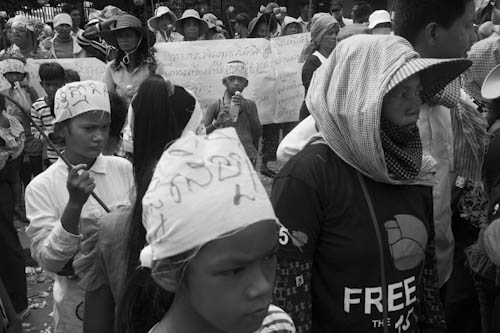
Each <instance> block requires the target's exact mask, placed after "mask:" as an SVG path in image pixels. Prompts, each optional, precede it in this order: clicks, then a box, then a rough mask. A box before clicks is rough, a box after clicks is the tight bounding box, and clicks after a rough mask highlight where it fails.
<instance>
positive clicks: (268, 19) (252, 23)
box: [248, 13, 278, 36]
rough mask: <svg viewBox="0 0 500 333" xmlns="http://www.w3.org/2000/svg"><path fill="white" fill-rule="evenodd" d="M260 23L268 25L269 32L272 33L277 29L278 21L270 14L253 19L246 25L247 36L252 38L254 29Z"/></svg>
mask: <svg viewBox="0 0 500 333" xmlns="http://www.w3.org/2000/svg"><path fill="white" fill-rule="evenodd" d="M260 22H266V24H268V25H269V31H270V32H274V31H276V29H278V21H277V20H276V18H275V17H274V16H273V15H272V14H268V13H264V14H261V15H259V16H257V17H254V18H253V19H252V20H251V21H250V23H249V24H248V36H252V34H253V31H254V29H255V27H256V26H257V25H258V24H259V23H260Z"/></svg>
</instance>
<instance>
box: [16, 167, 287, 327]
mask: <svg viewBox="0 0 500 333" xmlns="http://www.w3.org/2000/svg"><path fill="white" fill-rule="evenodd" d="M259 167H260V164H257V170H259ZM269 167H270V168H272V169H274V170H278V169H279V165H278V164H275V163H269ZM260 179H261V181H262V183H263V184H264V187H265V188H266V190H267V192H268V193H269V194H270V193H271V186H272V181H273V180H272V179H271V178H268V177H265V176H262V175H260ZM16 227H17V228H18V230H19V239H20V241H21V244H22V245H23V248H24V249H25V253H26V266H27V267H26V279H27V281H28V301H29V306H30V308H31V314H30V316H29V317H27V318H26V319H25V320H24V321H23V329H24V331H25V332H40V333H50V332H52V331H53V319H52V310H53V309H52V307H53V304H54V300H53V298H52V285H53V282H54V280H53V277H52V276H51V274H49V273H47V272H44V271H43V270H42V269H41V268H39V267H37V264H36V262H34V261H33V260H32V259H31V255H30V253H29V241H28V237H27V236H26V232H25V228H26V225H25V224H22V223H21V222H18V221H16Z"/></svg>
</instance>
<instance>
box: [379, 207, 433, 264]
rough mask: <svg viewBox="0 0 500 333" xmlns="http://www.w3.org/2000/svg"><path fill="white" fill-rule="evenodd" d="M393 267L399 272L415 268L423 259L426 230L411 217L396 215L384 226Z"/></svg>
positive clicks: (420, 222)
mask: <svg viewBox="0 0 500 333" xmlns="http://www.w3.org/2000/svg"><path fill="white" fill-rule="evenodd" d="M384 226H385V230H386V231H387V239H388V242H389V248H390V250H391V255H392V258H393V259H394V266H395V267H396V268H397V269H398V270H400V271H406V270H410V269H413V268H415V267H417V266H418V265H419V264H420V263H421V262H422V261H423V259H424V256H425V247H426V246H427V237H428V235H427V229H426V228H425V225H424V223H423V222H422V221H420V220H419V219H418V218H416V217H415V216H412V215H396V216H394V220H389V221H387V222H385V224H384Z"/></svg>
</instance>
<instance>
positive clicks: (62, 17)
mask: <svg viewBox="0 0 500 333" xmlns="http://www.w3.org/2000/svg"><path fill="white" fill-rule="evenodd" d="M61 24H67V25H69V26H70V27H72V26H73V20H72V19H71V16H69V14H66V13H60V14H57V15H56V16H54V28H56V27H58V26H60V25H61Z"/></svg>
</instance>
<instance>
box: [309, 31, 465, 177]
mask: <svg viewBox="0 0 500 333" xmlns="http://www.w3.org/2000/svg"><path fill="white" fill-rule="evenodd" d="M470 65H471V62H470V61H469V60H464V59H451V60H450V59H448V60H444V59H422V58H419V55H418V53H416V52H415V51H414V50H413V48H412V47H411V45H410V44H409V42H408V41H407V40H405V39H403V38H401V37H399V36H388V35H387V36H381V35H357V36H353V37H351V38H348V39H346V40H344V41H343V42H342V43H340V44H339V45H338V46H337V48H336V49H335V50H334V51H333V52H332V54H331V56H330V57H329V58H328V60H327V62H325V63H324V64H323V65H322V66H321V67H320V68H318V70H317V71H316V73H315V75H314V77H313V79H312V82H311V85H310V87H309V91H308V94H307V97H306V104H307V107H308V109H309V110H310V112H311V114H312V116H313V117H314V119H315V121H316V124H317V126H318V127H319V129H320V132H321V134H322V135H323V137H324V139H325V141H326V143H327V144H328V145H329V146H330V148H331V149H332V150H333V151H334V152H335V153H336V154H337V155H338V156H339V157H340V158H342V159H343V160H344V161H345V162H346V163H347V164H349V165H350V166H352V167H353V168H354V169H356V170H358V171H359V172H361V173H362V174H364V175H366V176H367V177H369V178H371V179H373V180H375V181H378V182H383V183H389V184H425V185H432V184H433V182H434V180H433V171H434V170H433V165H432V163H431V162H432V159H431V158H430V157H429V156H423V157H422V163H421V169H420V171H419V173H418V175H417V176H415V177H414V178H413V179H411V180H406V179H395V178H394V177H393V176H392V175H391V174H390V172H389V170H388V165H387V164H388V160H387V159H386V157H385V156H386V154H387V153H391V152H390V151H385V150H384V147H383V144H382V138H381V113H382V112H381V111H382V110H381V109H382V102H383V99H384V97H385V95H386V94H387V93H388V92H389V91H390V90H391V89H392V88H394V87H395V86H396V85H397V84H399V83H401V82H402V81H404V80H405V79H407V78H408V77H410V76H411V75H413V74H415V73H418V72H420V73H421V81H422V85H423V88H424V91H423V93H422V98H423V100H424V101H426V100H427V99H428V98H429V96H433V95H435V94H436V93H437V92H438V91H440V90H441V89H442V88H444V87H445V86H446V85H447V84H448V83H449V82H451V81H452V80H453V79H454V78H456V77H457V76H458V75H460V74H461V73H462V72H463V71H464V70H466V69H467V68H468V67H469V66H470ZM397 146H398V147H399V148H402V145H399V144H397ZM410 153H411V152H410ZM394 160H397V158H394V159H393V161H394ZM399 165H400V164H399ZM396 178H397V177H396Z"/></svg>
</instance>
